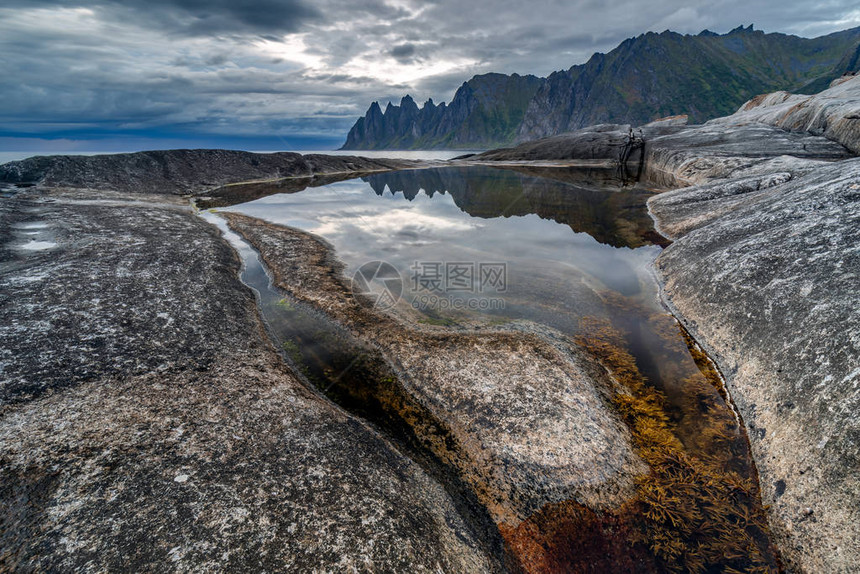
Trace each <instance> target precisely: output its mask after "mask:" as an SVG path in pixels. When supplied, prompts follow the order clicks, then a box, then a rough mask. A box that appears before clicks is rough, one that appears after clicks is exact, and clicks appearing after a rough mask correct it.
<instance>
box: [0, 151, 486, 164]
mask: <svg viewBox="0 0 860 574" xmlns="http://www.w3.org/2000/svg"><path fill="white" fill-rule="evenodd" d="M167 149H232V148H219V147H212V148H199V147H198V148H181V147H177V148H167ZM143 151H154V150H152V149H134V150H107V151H106V150H98V151H86V150H74V151H0V165H2V164H4V163H8V162H10V161H19V160H22V159H27V158H30V157H35V156H55V155H112V154H121V153H137V152H143ZM238 151H248V152H251V153H278V152H294V153H300V154H302V155H308V154H326V155H358V156H364V157H371V158H381V157H387V158H396V159H430V160H433V159H435V160H446V159H451V158H454V157H457V156H460V155H463V154H467V153H474V152H479V151H484V150H460V149H458V150H323V149H298V150H289V149H285V150H238Z"/></svg>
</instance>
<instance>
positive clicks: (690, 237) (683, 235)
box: [649, 122, 860, 572]
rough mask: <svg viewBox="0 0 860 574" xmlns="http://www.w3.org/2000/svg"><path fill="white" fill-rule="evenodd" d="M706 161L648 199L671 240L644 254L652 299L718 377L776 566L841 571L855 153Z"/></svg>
mask: <svg viewBox="0 0 860 574" xmlns="http://www.w3.org/2000/svg"><path fill="white" fill-rule="evenodd" d="M747 127H753V126H747ZM758 127H759V126H755V129H758ZM705 129H707V130H709V131H717V130H726V129H727V130H728V133H743V132H736V131H734V130H735V128H734V127H731V126H729V127H724V126H722V125H721V124H719V123H716V122H715V123H713V124H709V125H708V126H706V128H705ZM742 129H744V130H745V129H747V128H742ZM771 129H772V128H771ZM786 133H787V132H786ZM679 137H680V135H679ZM804 137H805V136H804ZM818 139H819V140H820V141H821V142H824V141H826V140H824V139H823V138H818ZM777 144H778V142H777ZM760 145H761V146H762V147H763V149H765V150H769V149H770V147H769V146H770V144H768V143H766V142H765V141H764V140H761V144H760ZM805 147H806V146H804V148H805ZM686 153H688V155H689V154H693V153H695V152H694V151H689V152H686ZM711 160H712V161H714V165H715V169H718V170H719V174H720V175H723V176H729V175H731V176H732V177H729V178H724V179H719V180H714V181H711V182H710V183H706V184H703V185H698V186H694V187H690V188H686V189H680V190H676V191H671V192H668V193H665V194H661V195H659V196H656V197H654V198H652V199H651V200H649V206H650V209H651V211H652V213H653V214H654V216H655V218H656V220H657V221H658V223H659V226H660V229H661V230H662V231H663V232H664V233H665V234H667V235H668V236H669V237H671V238H672V239H674V240H675V242H674V243H673V244H672V245H671V246H670V247H669V248H667V249H666V250H665V251H664V252H663V253H662V255H661V256H660V257H659V258H658V260H657V266H658V270H659V272H660V274H661V276H662V277H663V278H664V280H665V298H666V300H667V302H668V303H669V304H670V306H671V307H673V308H674V310H675V312H676V315H677V316H678V317H679V318H681V320H682V322H684V323H685V325H686V326H687V328H688V329H690V331H691V332H692V333H693V334H694V335H695V337H696V338H697V340H698V341H699V342H701V343H702V344H703V345H704V346H705V347H706V348H707V349H708V350H709V352H710V353H711V356H712V357H713V358H715V359H716V361H717V363H718V364H719V365H720V367H721V369H722V371H723V373H724V374H725V375H726V377H727V385H728V388H729V389H730V391H731V394H732V397H733V399H734V401H735V403H736V405H737V407H738V409H739V411H740V413H741V415H742V417H743V419H744V421H745V422H746V425H747V427H748V429H749V436H750V442H751V447H752V451H753V456H754V458H755V460H756V463H757V465H758V470H759V474H760V477H761V487H762V498H763V501H764V502H765V503H766V504H770V505H771V510H770V521H771V525H772V529H773V531H774V534H775V536H776V540H777V542H778V544H779V545H780V547H781V550H782V552H783V557H784V558H785V559H786V561H787V563H788V566H789V568H790V569H792V570H796V571H804V572H850V571H852V570H853V569H855V568H856V565H857V564H858V563H860V479H858V476H860V475H858V469H860V447H858V445H860V419H858V415H857V413H858V412H860V390H858V386H860V299H858V290H857V286H858V277H860V247H858V246H860V183H858V182H860V159H850V160H845V161H840V162H836V163H827V162H820V161H812V160H801V159H796V158H794V157H786V156H783V157H778V158H773V159H770V160H766V161H764V162H759V163H756V164H754V165H752V166H748V165H745V163H744V162H737V161H736V160H737V158H736V157H729V158H728V160H727V161H726V162H725V163H724V164H723V165H722V166H720V163H719V158H710V159H709V161H711ZM699 175H701V173H700V174H699Z"/></svg>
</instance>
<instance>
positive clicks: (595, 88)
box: [343, 26, 860, 149]
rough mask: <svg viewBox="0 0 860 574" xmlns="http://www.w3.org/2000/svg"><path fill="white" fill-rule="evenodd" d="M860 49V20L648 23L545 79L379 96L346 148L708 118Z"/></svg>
mask: <svg viewBox="0 0 860 574" xmlns="http://www.w3.org/2000/svg"><path fill="white" fill-rule="evenodd" d="M859 50H860V28H854V29H851V30H845V31H843V32H837V33H835V34H830V35H828V36H822V37H820V38H814V39H807V38H799V37H797V36H788V35H785V34H765V33H763V32H760V31H756V30H753V28H752V26H748V27H746V28H744V27H738V28H736V29H735V30H732V31H731V32H729V33H728V34H723V35H719V34H715V33H713V32H710V31H708V30H705V31H703V32H702V33H701V34H698V35H696V36H691V35H681V34H677V33H674V32H669V31H666V32H663V33H661V34H655V33H653V32H649V33H647V34H642V35H640V36H638V37H636V38H630V39H628V40H625V41H624V42H622V43H621V44H620V45H619V46H618V47H616V48H615V49H614V50H612V51H611V52H609V53H607V54H599V53H598V54H594V55H593V56H592V57H591V58H590V59H589V60H588V62H586V63H585V64H581V65H577V66H573V67H571V68H570V69H568V70H565V71H559V72H555V73H553V74H551V75H550V76H549V77H548V78H546V79H540V78H535V77H534V76H517V75H513V76H505V75H502V74H486V75H483V76H475V77H474V78H472V79H471V80H469V81H468V82H466V83H464V84H463V85H462V86H461V87H460V89H458V90H457V93H456V94H455V96H454V99H453V100H452V102H451V105H450V106H448V107H445V105H444V104H442V105H441V106H435V105H433V104H432V101H429V102H428V103H427V104H425V105H424V107H423V108H421V109H418V107H417V106H416V105H415V102H414V101H413V100H412V98H410V97H409V96H406V97H405V98H404V99H403V100H402V101H401V104H400V106H392V105H389V106H388V108H387V109H386V112H385V114H383V113H382V111H381V109H380V108H379V105H378V104H376V103H374V104H373V105H371V107H370V109H369V110H368V112H367V115H365V117H364V118H360V119H359V120H358V122H356V124H355V125H354V126H353V128H352V130H350V132H349V136H348V137H347V140H346V143H345V144H344V146H343V149H433V148H486V147H497V146H500V145H505V144H509V143H512V142H522V141H527V140H531V139H537V138H540V137H546V136H551V135H556V134H560V133H564V132H568V131H572V130H576V129H579V128H581V127H585V126H589V125H595V124H601V123H619V124H628V123H629V124H633V125H637V124H644V123H647V122H649V121H652V120H654V119H657V118H660V117H665V116H671V115H676V114H687V115H689V117H690V121H691V122H692V123H696V122H702V121H706V120H709V119H712V118H715V117H719V116H723V115H728V114H731V113H733V112H734V111H735V110H737V108H738V107H739V106H740V105H741V104H743V103H744V102H745V101H747V100H749V99H750V98H752V97H754V96H756V95H758V94H761V93H766V92H773V91H776V90H789V91H801V92H804V93H815V92H818V91H820V90H822V89H824V88H826V87H827V86H828V85H829V84H830V81H831V80H833V79H834V78H836V77H838V76H840V75H842V74H843V73H844V72H847V71H856V70H857V68H858V59H860V51H859Z"/></svg>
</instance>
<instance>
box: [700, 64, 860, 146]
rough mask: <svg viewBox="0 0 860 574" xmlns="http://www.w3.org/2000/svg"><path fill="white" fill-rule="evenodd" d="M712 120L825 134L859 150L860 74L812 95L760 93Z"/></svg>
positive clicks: (731, 124) (721, 123) (726, 124)
mask: <svg viewBox="0 0 860 574" xmlns="http://www.w3.org/2000/svg"><path fill="white" fill-rule="evenodd" d="M858 50H860V47H858ZM709 123H710V124H714V125H719V126H736V125H744V124H749V123H762V124H768V125H772V126H777V127H779V128H782V129H785V130H790V131H794V132H803V133H812V134H816V135H823V136H824V137H826V138H828V139H831V140H833V141H836V142H839V143H840V144H842V145H844V146H845V147H847V148H848V149H850V150H851V151H853V152H854V153H860V76H857V75H853V74H852V75H846V76H843V77H841V78H838V79H836V80H834V81H833V83H832V84H831V87H830V88H829V89H827V90H824V91H823V92H821V93H819V94H815V95H813V96H805V95H801V94H789V93H788V92H776V93H772V94H764V95H761V96H757V97H755V98H753V99H751V100H750V101H748V102H747V103H745V104H744V105H743V106H741V108H740V109H739V110H738V111H737V112H736V113H734V114H732V115H730V116H727V117H724V118H719V119H716V120H712V121H711V122H709Z"/></svg>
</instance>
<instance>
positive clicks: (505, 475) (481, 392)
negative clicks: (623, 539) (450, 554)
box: [227, 214, 647, 558]
mask: <svg viewBox="0 0 860 574" xmlns="http://www.w3.org/2000/svg"><path fill="white" fill-rule="evenodd" d="M227 216H228V220H229V222H230V225H231V227H233V228H234V229H236V230H237V231H239V232H240V233H241V234H242V235H243V236H245V238H246V239H248V240H249V241H250V242H251V243H252V244H253V245H254V246H255V247H256V248H258V249H259V251H260V253H261V255H262V257H263V259H264V260H265V262H266V264H267V266H268V267H269V268H270V269H272V271H273V273H274V274H275V278H276V283H277V284H278V285H279V286H280V287H282V288H283V289H285V290H286V291H287V292H288V293H290V294H291V295H292V296H294V297H296V298H297V299H299V300H301V301H304V302H307V303H310V304H312V305H313V306H314V307H316V308H318V309H320V310H323V311H325V313H326V314H328V315H329V316H331V317H333V318H335V319H336V320H337V321H339V322H340V323H342V324H343V325H344V326H346V327H347V328H348V329H349V330H350V331H352V332H353V333H354V334H356V335H357V336H359V337H361V338H362V339H364V340H368V341H371V342H372V343H373V344H374V346H375V347H377V348H378V349H379V350H380V351H381V352H382V354H383V355H384V356H385V357H386V359H387V362H388V363H389V364H390V365H392V367H393V368H394V370H395V372H396V373H397V375H398V382H397V384H400V385H402V386H403V388H404V390H405V394H406V396H407V397H408V399H406V400H402V401H400V403H399V404H396V405H393V406H392V407H391V411H390V412H391V415H392V416H395V415H396V416H400V417H403V418H404V419H408V420H410V422H411V424H412V425H413V428H415V429H416V432H417V434H418V435H419V440H420V441H422V442H423V444H424V445H425V446H426V448H428V449H429V450H430V451H432V452H433V453H434V454H435V456H436V457H437V458H438V459H439V460H440V461H442V462H443V464H446V465H448V466H450V467H451V468H452V469H453V470H454V472H455V473H456V474H457V475H458V476H459V477H460V479H461V480H462V481H463V482H465V483H466V484H468V485H469V486H470V487H471V489H472V490H473V491H474V492H475V493H476V495H477V497H478V500H479V501H480V502H481V504H482V505H483V506H484V507H485V508H486V509H487V510H488V512H489V513H490V516H491V517H492V519H493V521H494V522H495V523H496V524H497V525H499V526H504V527H507V528H508V529H513V528H516V527H517V526H518V525H519V524H520V523H521V522H522V521H524V520H526V519H527V518H529V517H530V516H531V515H533V514H535V513H536V512H538V511H540V510H541V509H542V508H543V507H545V506H546V505H548V504H552V503H558V502H562V501H567V500H574V501H577V502H579V503H581V504H584V505H586V506H588V507H589V508H593V509H610V508H613V507H616V506H618V505H619V504H621V503H623V502H625V501H626V500H628V499H630V498H631V497H632V495H633V493H634V483H633V480H634V478H635V477H636V476H638V475H641V474H643V473H645V472H647V467H646V466H645V465H644V463H643V462H642V461H641V460H640V459H639V458H638V457H637V456H636V455H635V454H634V453H633V451H632V448H631V444H630V438H629V433H628V431H627V429H626V427H625V426H624V425H623V424H622V423H621V422H620V421H619V420H617V418H616V417H615V415H614V414H613V413H612V411H611V410H610V409H609V408H608V407H607V404H606V399H607V394H606V393H607V392H608V391H609V387H610V386H611V383H610V382H609V380H608V379H607V377H606V374H605V372H604V371H603V370H602V368H601V367H599V366H597V365H595V364H594V362H593V361H591V360H589V359H587V358H586V356H585V354H584V352H583V351H581V350H579V349H578V348H577V347H576V346H574V345H571V344H569V343H568V342H565V340H564V338H563V337H560V336H558V335H552V334H549V333H547V334H544V335H543V336H539V335H538V334H535V333H525V332H523V333H518V332H513V333H512V332H504V333H503V332H486V333H477V332H464V333H457V332H450V331H446V330H444V329H441V330H438V331H434V330H428V329H421V328H418V327H417V326H416V325H413V324H410V323H406V322H404V321H401V320H398V319H395V318H392V317H389V316H388V315H385V314H381V313H379V312H376V311H372V310H369V309H368V308H366V307H365V306H363V305H361V304H360V303H359V302H358V301H357V300H356V299H355V298H354V297H353V296H352V294H351V292H350V290H349V289H348V287H347V286H346V285H345V284H344V282H343V279H342V278H341V276H340V266H339V264H337V262H336V261H335V260H334V258H333V257H332V254H331V253H330V250H329V249H328V247H327V246H326V245H324V244H323V243H321V242H320V241H318V240H317V239H315V238H313V237H312V236H309V235H308V234H306V233H303V232H300V231H296V230H292V229H288V228H283V227H279V226H275V225H272V224H268V223H265V222H262V221H259V220H256V219H253V218H250V217H247V216H243V215H238V214H227ZM410 403H414V406H408V407H406V406H404V404H406V405H408V404H410ZM416 409H420V410H421V411H422V412H425V413H429V414H428V415H426V416H425V417H424V419H422V420H415V419H414V418H413V419H409V417H410V416H411V415H410V412H412V411H414V410H416ZM431 423H432V424H431ZM440 429H442V430H440ZM520 558H523V557H520Z"/></svg>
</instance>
